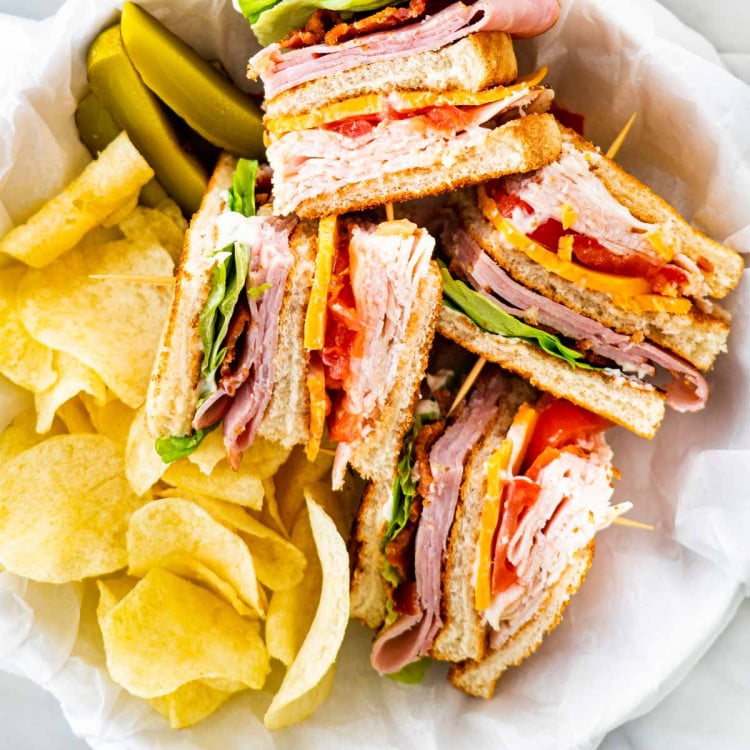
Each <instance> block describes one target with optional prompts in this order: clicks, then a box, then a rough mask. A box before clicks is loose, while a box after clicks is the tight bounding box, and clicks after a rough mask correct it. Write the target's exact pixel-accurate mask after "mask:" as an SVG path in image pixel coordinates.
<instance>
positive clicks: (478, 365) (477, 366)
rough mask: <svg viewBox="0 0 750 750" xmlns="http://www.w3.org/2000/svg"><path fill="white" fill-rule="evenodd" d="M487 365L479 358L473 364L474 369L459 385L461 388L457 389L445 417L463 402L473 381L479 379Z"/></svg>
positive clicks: (484, 360) (483, 359)
mask: <svg viewBox="0 0 750 750" xmlns="http://www.w3.org/2000/svg"><path fill="white" fill-rule="evenodd" d="M486 364H487V360H486V359H485V358H484V357H480V358H479V359H478V360H477V361H476V362H475V363H474V367H472V368H471V372H470V373H469V374H468V375H467V376H466V380H464V382H463V383H461V387H460V388H459V389H458V393H457V394H456V398H455V399H454V400H453V404H452V405H451V408H450V409H449V410H448V414H446V416H447V417H450V415H451V414H453V412H454V411H455V410H456V407H458V405H459V404H460V403H461V402H462V401H463V400H464V396H466V394H467V393H468V392H469V389H470V388H471V386H472V385H474V381H475V380H476V379H477V378H478V377H479V373H480V372H482V368H483V367H484V366H485V365H486Z"/></svg>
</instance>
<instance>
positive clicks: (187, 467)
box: [162, 458, 263, 510]
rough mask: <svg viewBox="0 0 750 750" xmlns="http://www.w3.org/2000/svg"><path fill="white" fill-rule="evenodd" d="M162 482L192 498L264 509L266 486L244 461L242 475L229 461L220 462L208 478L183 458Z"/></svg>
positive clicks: (170, 469) (168, 471) (166, 473)
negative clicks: (264, 486) (198, 496)
mask: <svg viewBox="0 0 750 750" xmlns="http://www.w3.org/2000/svg"><path fill="white" fill-rule="evenodd" d="M162 479H163V480H164V481H165V482H166V483H167V484H170V485H172V486H173V487H179V488H180V489H182V490H185V491H186V492H188V493H191V494H197V495H207V496H209V497H216V498H219V500H227V501H228V502H230V503H237V504H238V505H244V506H245V507H247V508H253V509H255V510H258V509H260V508H261V506H262V505H263V482H262V480H261V479H260V477H258V476H257V475H256V474H253V473H252V466H251V465H249V464H245V462H244V461H243V462H242V463H241V464H240V470H239V471H232V469H231V468H230V467H229V464H228V463H227V462H226V461H220V462H219V463H218V464H217V465H216V467H215V468H214V470H213V471H212V472H211V474H210V475H209V476H206V475H205V474H204V473H203V472H202V471H201V470H200V469H199V468H198V467H197V466H195V465H193V464H191V463H190V461H189V460H187V459H184V458H183V459H180V460H179V461H175V462H174V463H173V464H170V466H169V468H168V469H167V471H166V472H165V473H164V475H163V477H162Z"/></svg>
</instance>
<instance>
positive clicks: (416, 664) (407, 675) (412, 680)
mask: <svg viewBox="0 0 750 750" xmlns="http://www.w3.org/2000/svg"><path fill="white" fill-rule="evenodd" d="M431 663H432V662H431V661H430V660H429V659H420V660H419V661H413V662H412V663H411V664H407V665H406V666H405V667H403V668H402V669H400V670H399V671H398V672H394V673H393V674H388V675H386V677H390V678H391V679H392V680H395V681H396V682H403V683H404V684H405V685H418V684H419V683H420V682H422V680H424V678H425V675H426V674H427V670H428V669H429V668H430V664H431Z"/></svg>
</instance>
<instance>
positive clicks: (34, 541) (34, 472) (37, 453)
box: [0, 435, 142, 583]
mask: <svg viewBox="0 0 750 750" xmlns="http://www.w3.org/2000/svg"><path fill="white" fill-rule="evenodd" d="M124 468H125V467H124V464H123V456H122V452H121V451H120V450H119V449H118V448H117V446H116V445H115V444H114V443H113V442H112V441H111V440H109V439H108V438H106V437H103V436H101V435H59V436H56V437H52V438H50V439H48V440H44V441H43V442H41V443H39V444H37V445H34V446H32V447H31V448H28V449H27V450H25V451H23V452H22V453H19V454H18V455H16V456H14V457H13V458H11V459H10V460H9V461H7V462H5V464H4V465H3V472H2V474H1V475H0V562H2V564H3V565H5V567H6V568H7V569H8V570H10V571H12V572H14V573H18V574H19V575H23V576H27V577H28V578H33V579H34V580H36V581H47V582H50V583H66V582H68V581H78V580H80V579H82V578H85V577H87V576H96V575H103V574H105V573H110V572H112V571H115V570H118V569H120V568H123V567H125V565H126V564H127V549H126V544H125V532H126V530H127V525H128V519H129V518H130V515H131V513H132V512H133V511H134V510H136V509H137V508H138V507H139V506H140V505H141V504H142V503H141V501H140V500H139V499H138V497H137V496H136V495H135V494H134V493H133V491H132V490H131V489H130V486H129V485H128V483H127V480H126V479H125V471H124Z"/></svg>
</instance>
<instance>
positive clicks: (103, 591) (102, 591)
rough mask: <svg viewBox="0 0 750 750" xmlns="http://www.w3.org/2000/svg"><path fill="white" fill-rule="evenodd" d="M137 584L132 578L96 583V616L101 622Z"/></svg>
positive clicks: (126, 577) (136, 580)
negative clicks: (97, 595)
mask: <svg viewBox="0 0 750 750" xmlns="http://www.w3.org/2000/svg"><path fill="white" fill-rule="evenodd" d="M137 584H138V579H137V578H133V577H132V576H117V577H115V578H101V579H99V580H98V581H97V582H96V587H97V588H98V589H99V604H98V605H97V608H96V616H97V617H98V618H99V619H100V620H101V619H102V618H104V617H106V616H107V615H108V614H109V613H110V612H111V611H112V610H113V609H114V608H115V607H116V606H117V605H118V604H119V603H120V602H121V601H122V600H123V599H124V598H125V597H126V596H127V595H128V594H129V593H130V592H131V591H132V590H133V589H134V588H135V587H136V585H137Z"/></svg>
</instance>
